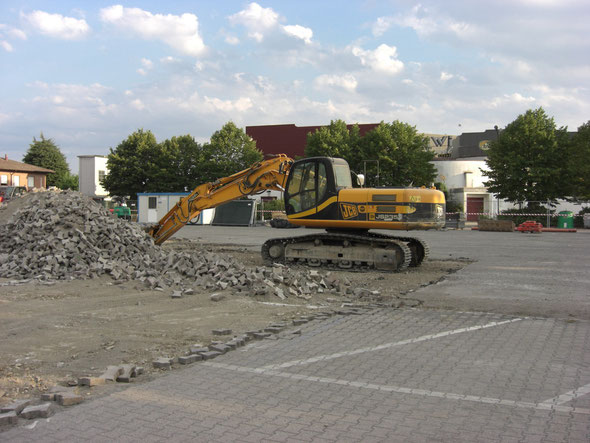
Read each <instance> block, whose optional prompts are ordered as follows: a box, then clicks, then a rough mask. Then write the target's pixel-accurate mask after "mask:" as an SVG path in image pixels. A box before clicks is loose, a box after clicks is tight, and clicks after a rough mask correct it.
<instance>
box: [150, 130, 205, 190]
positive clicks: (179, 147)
mask: <svg viewBox="0 0 590 443" xmlns="http://www.w3.org/2000/svg"><path fill="white" fill-rule="evenodd" d="M161 149H162V155H163V158H164V163H165V165H164V166H163V168H162V169H161V170H160V171H158V172H157V174H156V180H157V181H158V182H159V183H161V184H162V188H161V191H162V192H181V191H184V190H187V191H192V190H193V189H194V188H195V187H196V186H198V185H200V184H202V183H205V182H207V181H209V180H208V177H207V174H206V171H205V168H204V167H203V165H204V163H205V157H204V151H203V146H202V145H201V144H200V143H198V142H197V141H196V140H195V139H194V137H192V136H191V135H188V134H187V135H181V136H179V137H172V138H171V139H169V140H165V141H164V142H162V143H161Z"/></svg>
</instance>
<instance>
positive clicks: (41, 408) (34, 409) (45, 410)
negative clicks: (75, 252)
mask: <svg viewBox="0 0 590 443" xmlns="http://www.w3.org/2000/svg"><path fill="white" fill-rule="evenodd" d="M52 413H53V408H52V406H51V403H43V404H42V405H37V406H27V407H26V408H25V409H23V411H22V412H21V413H20V415H19V417H22V418H26V419H27V420H31V419H33V418H47V417H49V416H50V415H51V414H52Z"/></svg>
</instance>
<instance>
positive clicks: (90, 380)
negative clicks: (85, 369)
mask: <svg viewBox="0 0 590 443" xmlns="http://www.w3.org/2000/svg"><path fill="white" fill-rule="evenodd" d="M105 383H106V379H105V378H103V377H80V378H79V379H78V385H79V386H89V387H92V386H98V385H104V384H105Z"/></svg>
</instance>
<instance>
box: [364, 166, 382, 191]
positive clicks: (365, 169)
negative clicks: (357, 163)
mask: <svg viewBox="0 0 590 443" xmlns="http://www.w3.org/2000/svg"><path fill="white" fill-rule="evenodd" d="M368 162H375V163H377V175H376V178H377V186H379V160H363V173H364V174H365V177H367V163H368Z"/></svg>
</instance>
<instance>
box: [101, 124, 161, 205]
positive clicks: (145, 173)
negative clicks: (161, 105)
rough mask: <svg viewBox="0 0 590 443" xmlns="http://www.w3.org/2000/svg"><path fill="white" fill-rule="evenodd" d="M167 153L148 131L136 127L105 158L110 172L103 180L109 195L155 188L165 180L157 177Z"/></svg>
mask: <svg viewBox="0 0 590 443" xmlns="http://www.w3.org/2000/svg"><path fill="white" fill-rule="evenodd" d="M167 160H168V159H167V157H166V155H165V154H163V152H162V149H161V147H160V146H159V145H158V143H157V142H156V137H155V136H154V134H152V133H151V131H144V130H143V129H139V130H137V131H135V132H134V133H133V134H131V135H130V136H129V137H127V139H126V140H123V141H122V142H121V143H119V145H118V146H117V147H116V148H115V149H114V150H113V149H112V148H111V149H110V153H109V155H108V159H107V167H108V170H109V173H108V174H107V176H106V177H105V179H104V180H103V182H102V185H103V187H104V188H105V189H106V190H107V191H108V193H109V194H110V195H112V196H115V195H118V196H127V195H128V196H131V198H136V197H137V193H138V192H157V191H161V190H162V189H163V186H164V184H163V183H162V182H161V181H160V180H159V178H161V176H160V175H158V174H159V172H160V170H161V169H162V168H164V167H165V166H166V163H167Z"/></svg>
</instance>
